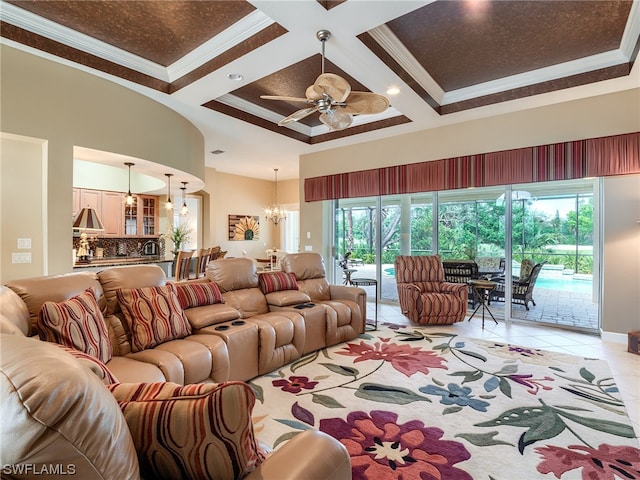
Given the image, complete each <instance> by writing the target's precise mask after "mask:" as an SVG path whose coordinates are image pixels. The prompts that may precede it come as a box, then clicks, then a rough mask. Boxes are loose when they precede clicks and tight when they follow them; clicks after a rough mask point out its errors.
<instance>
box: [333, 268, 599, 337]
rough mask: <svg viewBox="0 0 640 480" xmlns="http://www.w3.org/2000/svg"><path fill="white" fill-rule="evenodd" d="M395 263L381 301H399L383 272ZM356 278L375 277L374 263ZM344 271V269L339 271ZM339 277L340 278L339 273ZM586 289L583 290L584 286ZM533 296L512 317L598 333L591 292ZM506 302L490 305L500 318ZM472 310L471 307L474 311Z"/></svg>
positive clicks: (549, 292) (538, 290) (536, 293)
mask: <svg viewBox="0 0 640 480" xmlns="http://www.w3.org/2000/svg"><path fill="white" fill-rule="evenodd" d="M392 266H393V265H383V266H382V272H383V274H382V285H381V289H380V292H381V298H382V302H385V303H388V302H396V303H397V302H398V290H397V287H396V282H395V277H393V276H391V275H389V274H386V273H384V269H385V268H390V267H392ZM355 269H356V271H355V272H353V274H352V276H353V278H375V266H374V265H362V266H358V267H356V268H355ZM340 273H341V272H340ZM336 278H341V277H340V276H339V275H338V276H336ZM363 288H364V289H365V290H366V291H367V295H368V296H369V298H372V297H373V295H374V287H363ZM583 290H584V289H583ZM533 298H534V300H535V302H536V305H535V306H534V305H532V304H529V310H528V311H527V309H526V308H525V306H524V305H521V304H513V308H512V309H511V318H512V319H513V320H515V321H518V322H520V321H523V322H535V323H537V324H547V325H555V326H558V327H561V328H570V329H576V330H579V331H584V332H589V333H596V332H598V328H599V325H598V304H597V303H594V302H593V300H592V295H591V294H590V293H577V292H570V291H566V290H552V289H548V288H540V287H538V286H536V287H535V289H534V292H533ZM504 307H505V305H504V302H495V301H494V302H492V303H491V305H490V306H489V308H490V309H491V312H493V314H494V315H495V316H496V318H497V319H499V320H500V319H504ZM472 311H473V309H469V310H468V312H469V314H471V312H472Z"/></svg>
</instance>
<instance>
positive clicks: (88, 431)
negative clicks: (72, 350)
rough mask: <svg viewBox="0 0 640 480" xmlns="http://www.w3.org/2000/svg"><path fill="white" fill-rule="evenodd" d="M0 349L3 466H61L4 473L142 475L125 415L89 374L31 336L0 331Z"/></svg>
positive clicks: (133, 479) (103, 476) (101, 476)
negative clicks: (54, 471) (41, 471)
mask: <svg viewBox="0 0 640 480" xmlns="http://www.w3.org/2000/svg"><path fill="white" fill-rule="evenodd" d="M0 350H1V351H2V363H1V364H0V411H1V412H2V422H0V451H1V452H2V455H1V458H2V464H3V466H6V465H9V466H13V467H15V468H18V467H20V466H22V467H25V466H29V465H31V466H36V468H39V469H41V468H43V467H46V466H48V465H52V466H57V467H59V468H60V469H61V470H59V474H58V475H53V474H52V475H38V474H34V471H33V470H31V472H30V473H31V475H24V473H23V475H15V476H13V475H11V474H9V475H7V478H65V477H68V478H78V479H80V478H83V479H84V478H91V479H116V478H117V479H123V480H124V479H127V480H136V479H138V478H140V476H139V471H138V458H137V456H136V451H135V447H134V444H133V442H132V440H131V435H130V433H129V429H128V427H127V423H126V421H125V419H124V416H123V415H122V412H121V410H120V408H118V403H117V402H116V400H115V399H114V398H113V395H111V393H109V391H108V390H107V388H106V387H105V386H104V385H103V384H102V382H100V380H99V379H98V378H97V377H96V376H95V375H94V374H93V373H91V372H90V371H89V370H87V369H86V368H84V367H82V365H80V363H79V362H78V361H77V360H76V359H75V358H73V357H72V356H71V355H69V354H68V353H66V352H64V351H62V349H60V348H57V347H56V346H54V345H53V344H51V343H48V342H42V341H40V340H37V339H35V338H27V337H22V336H20V335H0ZM10 468H11V467H10ZM62 469H64V473H62ZM2 477H3V478H5V473H3V475H2Z"/></svg>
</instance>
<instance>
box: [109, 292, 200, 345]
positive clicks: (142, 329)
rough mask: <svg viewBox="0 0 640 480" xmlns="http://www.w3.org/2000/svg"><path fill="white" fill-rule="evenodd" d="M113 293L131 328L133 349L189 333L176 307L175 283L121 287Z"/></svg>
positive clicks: (183, 317) (188, 326)
mask: <svg viewBox="0 0 640 480" xmlns="http://www.w3.org/2000/svg"><path fill="white" fill-rule="evenodd" d="M116 295H117V297H118V303H120V308H121V309H122V312H123V313H124V318H125V320H126V321H127V324H128V325H129V330H130V331H131V350H132V351H133V352H140V351H142V350H146V349H148V348H153V347H155V346H156V345H160V344H161V343H164V342H168V341H169V340H176V339H178V338H184V337H186V336H188V335H191V325H190V324H189V321H188V320H187V317H186V315H185V314H184V310H182V307H181V306H180V302H179V301H178V294H177V293H176V287H175V285H173V284H168V285H165V286H162V287H146V288H131V289H124V288H121V289H119V290H116Z"/></svg>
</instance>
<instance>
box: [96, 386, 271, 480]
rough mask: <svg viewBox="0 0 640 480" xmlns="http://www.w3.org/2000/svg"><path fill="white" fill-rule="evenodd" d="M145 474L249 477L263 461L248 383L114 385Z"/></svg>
mask: <svg viewBox="0 0 640 480" xmlns="http://www.w3.org/2000/svg"><path fill="white" fill-rule="evenodd" d="M108 388H109V390H111V393H112V394H113V396H114V397H115V398H116V400H117V401H118V404H119V405H120V408H121V410H122V413H123V414H124V417H125V419H126V421H127V424H128V425H129V430H130V431H131V437H132V438H133V443H134V445H135V447H136V452H137V453H138V459H139V460H140V469H141V474H142V476H144V477H145V478H157V479H173V478H204V477H207V475H206V473H208V474H209V475H214V476H213V477H209V478H243V477H245V476H246V475H247V474H248V473H249V472H251V470H253V469H254V468H255V467H256V466H258V465H259V464H260V463H261V462H262V460H264V453H263V452H262V451H261V450H260V448H259V447H258V443H257V441H256V439H255V436H254V432H253V423H252V420H251V411H252V410H253V405H254V403H255V399H256V397H255V394H254V392H253V390H252V389H251V387H249V385H247V384H246V383H243V382H226V383H220V384H194V385H185V386H181V385H177V384H175V383H147V384H145V383H135V384H117V385H110V386H109V387H108Z"/></svg>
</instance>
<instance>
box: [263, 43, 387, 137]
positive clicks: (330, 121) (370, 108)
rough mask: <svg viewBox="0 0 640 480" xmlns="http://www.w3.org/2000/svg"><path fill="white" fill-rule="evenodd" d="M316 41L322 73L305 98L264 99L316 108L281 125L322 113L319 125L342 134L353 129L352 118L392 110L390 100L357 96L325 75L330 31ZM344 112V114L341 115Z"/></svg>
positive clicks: (364, 94)
mask: <svg viewBox="0 0 640 480" xmlns="http://www.w3.org/2000/svg"><path fill="white" fill-rule="evenodd" d="M316 37H317V38H318V40H320V43H321V44H322V73H321V74H320V76H319V77H318V78H316V81H315V82H314V83H313V85H310V86H309V87H307V90H306V91H305V98H297V97H289V96H286V97H285V96H281V95H261V96H260V98H263V99H266V100H282V101H287V102H298V103H306V104H311V105H313V106H312V107H304V108H301V109H299V110H296V111H295V112H293V113H291V114H290V115H289V116H287V117H285V118H283V119H281V120H280V121H279V122H278V125H280V126H283V125H288V124H290V123H293V122H299V121H300V120H302V119H303V118H306V117H308V116H309V115H311V114H313V113H316V112H320V121H321V122H322V123H324V124H325V125H327V126H328V127H329V128H330V129H331V130H342V129H345V128H347V127H349V126H350V125H351V123H352V122H353V117H352V116H351V115H370V114H377V113H382V112H384V111H385V110H386V109H387V108H388V107H389V100H387V98H386V97H383V96H382V95H378V94H377V93H371V92H354V91H352V90H351V85H350V84H349V82H348V81H347V80H345V79H344V78H342V77H341V76H339V75H336V74H334V73H325V70H324V62H325V52H324V50H325V43H326V42H327V40H329V38H331V32H329V30H319V31H318V32H317V33H316ZM341 109H344V110H343V111H340V110H341Z"/></svg>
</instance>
